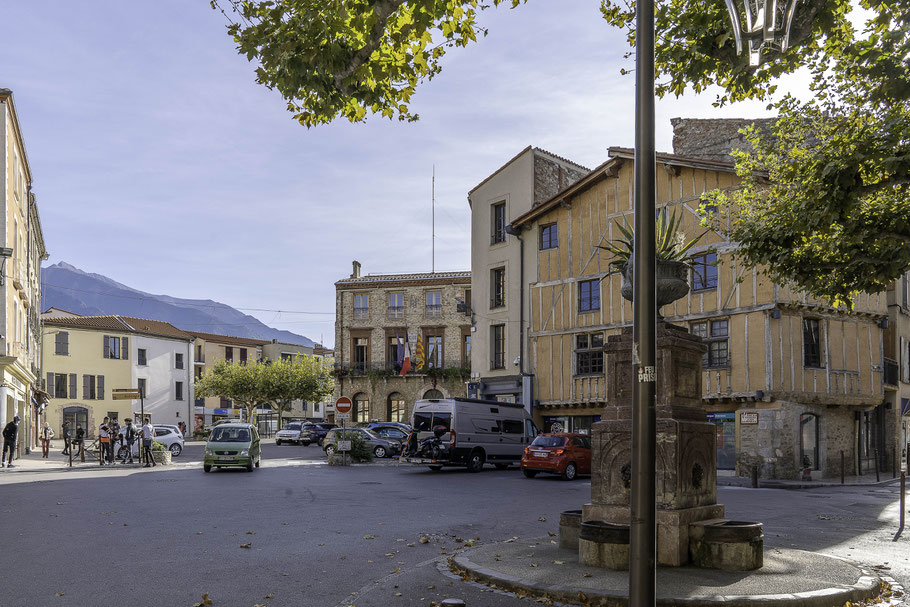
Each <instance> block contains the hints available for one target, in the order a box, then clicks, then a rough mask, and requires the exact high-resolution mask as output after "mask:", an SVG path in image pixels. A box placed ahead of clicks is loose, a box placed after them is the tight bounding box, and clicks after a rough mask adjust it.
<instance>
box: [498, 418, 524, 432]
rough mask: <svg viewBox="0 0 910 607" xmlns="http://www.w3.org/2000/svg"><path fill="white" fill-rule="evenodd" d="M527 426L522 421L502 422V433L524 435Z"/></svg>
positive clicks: (505, 420) (510, 420)
mask: <svg viewBox="0 0 910 607" xmlns="http://www.w3.org/2000/svg"><path fill="white" fill-rule="evenodd" d="M524 430H525V425H524V423H522V421H521V420H520V419H504V420H502V431H503V432H504V433H505V434H524Z"/></svg>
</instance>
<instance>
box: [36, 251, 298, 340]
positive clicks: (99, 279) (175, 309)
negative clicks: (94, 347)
mask: <svg viewBox="0 0 910 607" xmlns="http://www.w3.org/2000/svg"><path fill="white" fill-rule="evenodd" d="M41 272H42V274H41V282H42V283H43V284H42V291H43V293H42V304H41V311H42V312H43V311H44V310H47V309H48V308H51V307H53V308H60V309H62V310H66V311H68V312H74V313H76V314H81V315H83V316H94V315H101V314H123V315H124V316H134V317H137V318H149V319H153V320H164V321H167V322H169V323H171V324H172V325H174V326H175V327H177V328H179V329H184V330H186V331H202V332H205V333H218V334H221V335H233V336H236V337H252V338H256V339H265V340H272V339H277V340H278V341H282V342H287V343H293V344H300V345H303V346H313V345H314V342H313V340H311V339H309V338H307V337H304V336H303V335H297V334H296V333H291V332H290V331H282V330H280V329H273V328H272V327H269V326H268V325H266V324H265V323H263V322H261V321H259V320H258V319H256V318H254V317H252V316H250V315H249V314H244V313H243V312H240V311H239V310H235V309H234V308H232V307H230V306H228V305H225V304H223V303H218V302H216V301H212V300H211V299H180V298H179V297H171V296H169V295H153V294H151V293H145V292H144V291H139V290H138V289H134V288H132V287H128V286H126V285H124V284H121V283H119V282H117V281H115V280H111V279H110V278H108V277H107V276H102V275H101V274H92V273H89V272H84V271H83V270H80V269H79V268H76V267H74V266H71V265H70V264H68V263H65V262H62V261H61V262H59V263H56V264H54V265H52V266H48V267H46V268H42V270H41Z"/></svg>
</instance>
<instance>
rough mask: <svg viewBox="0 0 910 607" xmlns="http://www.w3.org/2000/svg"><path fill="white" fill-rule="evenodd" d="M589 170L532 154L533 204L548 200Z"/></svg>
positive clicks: (538, 154)
mask: <svg viewBox="0 0 910 607" xmlns="http://www.w3.org/2000/svg"><path fill="white" fill-rule="evenodd" d="M588 173H589V171H587V170H585V169H583V168H582V167H579V166H578V165H575V164H572V163H570V162H568V161H560V160H557V159H556V158H551V157H548V156H544V155H542V154H540V153H537V154H535V155H534V204H535V205H536V204H538V203H540V202H543V201H545V200H549V199H550V198H552V197H553V195H554V194H556V193H557V192H559V191H561V190H563V189H565V188H567V187H568V186H570V185H572V184H573V183H575V182H576V181H578V180H579V179H581V178H582V177H584V176H585V175H587V174H588Z"/></svg>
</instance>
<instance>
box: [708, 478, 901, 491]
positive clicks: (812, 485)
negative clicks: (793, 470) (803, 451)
mask: <svg viewBox="0 0 910 607" xmlns="http://www.w3.org/2000/svg"><path fill="white" fill-rule="evenodd" d="M895 482H900V479H899V478H889V479H887V480H883V481H879V482H877V483H875V482H872V483H844V484H843V485H842V484H840V483H837V482H834V483H826V482H818V481H813V482H800V481H775V480H767V481H759V482H758V488H759V489H789V490H798V489H826V488H830V487H882V486H885V485H889V484H891V483H895ZM717 486H718V487H742V488H744V489H753V487H752V485H751V483H750V481H749V480H748V479H746V482H743V483H739V482H723V481H722V480H721V479H720V478H718V479H717Z"/></svg>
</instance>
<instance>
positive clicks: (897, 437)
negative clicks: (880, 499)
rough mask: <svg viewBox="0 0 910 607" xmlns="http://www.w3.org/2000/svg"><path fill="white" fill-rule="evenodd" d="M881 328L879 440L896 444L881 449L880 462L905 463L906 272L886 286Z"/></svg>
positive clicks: (909, 339)
mask: <svg viewBox="0 0 910 607" xmlns="http://www.w3.org/2000/svg"><path fill="white" fill-rule="evenodd" d="M887 297H888V326H887V328H886V329H885V405H884V409H883V411H882V416H883V423H882V424H881V430H882V433H883V434H884V436H883V437H882V438H881V442H883V443H886V444H887V443H890V442H892V441H893V442H894V443H895V444H896V449H892V450H888V449H887V448H886V452H885V453H882V454H881V456H882V462H881V464H882V466H883V467H884V468H888V464H889V463H890V465H891V466H895V465H897V467H900V466H901V464H902V463H903V464H904V465H906V464H907V461H906V459H907V455H908V451H907V450H908V449H910V274H904V276H903V277H901V279H900V280H898V281H896V282H895V283H894V284H893V285H891V288H890V289H888V293H887Z"/></svg>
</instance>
